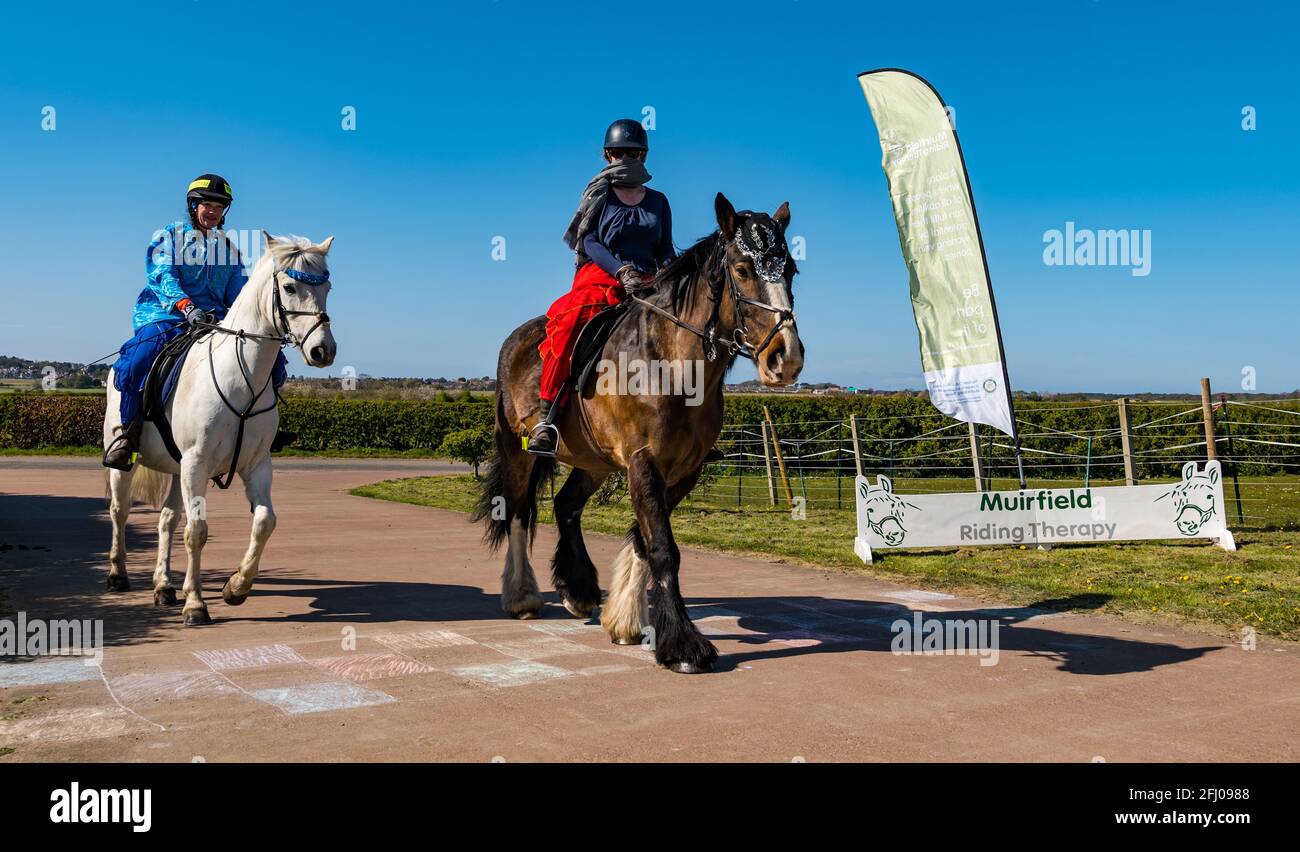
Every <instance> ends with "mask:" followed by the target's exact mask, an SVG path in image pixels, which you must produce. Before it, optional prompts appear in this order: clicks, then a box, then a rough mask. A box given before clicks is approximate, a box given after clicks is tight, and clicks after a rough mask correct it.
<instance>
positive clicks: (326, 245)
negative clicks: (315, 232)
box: [316, 234, 334, 254]
mask: <svg viewBox="0 0 1300 852" xmlns="http://www.w3.org/2000/svg"><path fill="white" fill-rule="evenodd" d="M332 242H334V235H333V234H331V235H330V236H328V237H326V238H325V240H324V242H322V243H321V244H320V245H318V246H316V248H318V249H320V253H321V254H329V253H330V244H331V243H332Z"/></svg>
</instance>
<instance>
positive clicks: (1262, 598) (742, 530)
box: [352, 475, 1300, 641]
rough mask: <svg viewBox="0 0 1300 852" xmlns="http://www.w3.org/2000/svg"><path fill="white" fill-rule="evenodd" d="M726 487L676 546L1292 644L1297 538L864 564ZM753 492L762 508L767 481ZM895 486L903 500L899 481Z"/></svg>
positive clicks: (1294, 510) (817, 529)
mask: <svg viewBox="0 0 1300 852" xmlns="http://www.w3.org/2000/svg"><path fill="white" fill-rule="evenodd" d="M1289 479H1291V482H1290V483H1289V485H1288V486H1287V487H1288V488H1289V489H1290V491H1289V492H1288V493H1289V494H1290V495H1291V499H1290V500H1287V499H1286V498H1285V496H1275V497H1273V498H1270V500H1271V501H1272V503H1271V504H1270V505H1271V506H1272V509H1271V511H1273V512H1275V514H1276V515H1277V516H1278V517H1296V516H1297V515H1300V507H1297V506H1296V505H1295V502H1296V501H1295V493H1296V491H1297V490H1300V482H1298V481H1297V480H1300V478H1296V477H1292V478H1289ZM925 482H926V483H927V485H928V486H930V487H929V488H927V490H932V491H938V490H947V489H942V488H941V487H940V486H938V483H939V482H942V480H925ZM476 484H477V483H476V482H475V481H474V479H473V477H472V476H468V475H464V476H436V477H418V478H412V479H395V480H388V481H385V482H378V483H375V484H373V485H366V486H362V487H361V488H357V489H355V490H354V491H353V492H352V493H353V494H357V495H360V496H364V497H373V498H378V499H383V500H395V501H399V502H403V503H414V504H417V505H422V506H434V507H438V508H442V509H451V510H455V511H460V512H468V511H469V510H470V509H471V507H472V506H473V502H474V496H475V488H476ZM1053 484H1054V485H1055V484H1060V483H1053ZM1096 484H1098V485H1100V484H1101V483H1100V482H1098V483H1096ZM728 486H731V487H732V489H733V490H732V491H731V492H730V494H731V495H732V499H734V486H735V483H734V482H728V481H727V480H726V479H725V478H724V479H720V480H716V481H715V482H713V483H711V485H710V487H709V488H708V489H706V490H705V491H704V492H703V493H701V494H698V495H697V494H693V495H692V496H691V497H689V498H688V499H687V500H686V501H685V502H683V503H682V505H681V506H680V507H678V509H677V511H676V512H675V513H674V514H673V530H674V533H675V534H676V537H677V540H678V542H679V543H680V544H683V545H690V546H692V547H699V548H703V549H708V550H717V551H724V552H727V553H732V554H752V555H758V556H762V557H766V558H772V559H777V560H779V561H788V562H793V563H800V564H805V565H810V566H815V567H821V568H837V569H847V570H851V571H859V572H863V573H867V574H870V575H873V576H878V577H882V578H885V579H889V580H896V581H900V582H905V583H909V584H913V585H916V586H919V587H922V588H930V589H939V590H944V591H950V592H956V593H966V594H972V595H977V596H980V597H984V598H991V599H995V600H998V601H1003V602H1006V603H1010V604H1017V605H1025V604H1031V603H1039V604H1040V605H1041V604H1042V602H1044V601H1062V602H1063V603H1062V604H1061V606H1062V607H1065V608H1080V609H1086V610H1090V611H1101V612H1104V613H1107V614H1111V615H1117V616H1122V617H1125V618H1131V619H1136V620H1142V621H1164V622H1174V623H1180V624H1189V625H1194V626H1198V627H1201V628H1204V629H1208V630H1211V631H1213V632H1216V633H1218V634H1220V635H1223V636H1225V637H1230V638H1234V639H1235V638H1240V636H1241V630H1242V629H1243V628H1244V627H1245V626H1247V625H1249V626H1251V627H1253V628H1254V629H1255V630H1256V631H1258V632H1259V633H1260V634H1267V635H1271V636H1274V637H1278V638H1283V639H1288V640H1292V641H1295V640H1300V559H1298V558H1297V557H1300V532H1297V531H1295V530H1280V529H1260V530H1244V531H1241V532H1238V533H1237V543H1238V546H1239V547H1240V550H1239V551H1238V552H1236V553H1227V552H1225V551H1223V550H1221V549H1219V548H1218V547H1216V546H1214V545H1211V544H1207V543H1200V542H1196V543H1192V542H1177V543H1173V542H1171V543H1132V544H1114V545H1058V546H1056V547H1054V548H1053V549H1052V550H1047V551H1040V550H1037V549H1033V548H1026V547H979V548H949V549H943V550H930V551H906V552H899V553H891V554H889V555H887V556H885V557H884V558H883V559H880V560H878V561H877V562H876V563H874V564H873V565H871V566H870V567H867V566H864V565H863V564H862V563H861V562H860V561H859V560H858V558H857V557H856V556H855V555H854V554H853V536H854V533H855V528H856V523H855V519H854V513H853V510H852V508H847V509H836V508H834V504H833V502H831V504H830V506H829V507H820V508H819V507H818V506H817V505H816V504H815V503H813V501H812V500H811V499H810V501H809V504H808V510H807V518H806V519H805V520H793V519H792V518H791V516H790V512H789V511H788V510H787V509H785V508H778V509H772V508H769V507H765V506H762V505H757V504H756V505H746V506H745V507H744V508H741V509H737V508H736V507H735V506H734V505H732V506H730V507H728V506H726V505H725V501H719V500H718V497H719V495H720V494H725V493H728V492H727V487H728ZM742 487H743V483H742ZM833 487H834V486H833V484H832V485H831V488H832V489H833ZM762 488H763V491H762V500H766V484H765V483H764V484H763V486H762ZM899 489H900V492H901V493H906V489H904V488H903V487H902V486H901V485H900V486H899ZM915 490H919V489H915ZM1282 490H1283V489H1274V493H1275V494H1276V495H1281V492H1282ZM796 493H798V492H796ZM844 493H845V495H846V499H847V498H848V497H849V496H851V491H850V490H849V489H847V488H846V489H845V492H844ZM833 499H834V493H833V491H832V493H831V495H830V500H831V501H833ZM1228 499H1229V503H1231V500H1232V498H1231V496H1229V497H1228ZM1261 499H1262V498H1261ZM755 502H756V503H757V502H758V501H757V500H756V501H755ZM846 505H849V506H851V505H852V504H851V502H849V503H847V504H846ZM553 520H554V517H553V515H552V513H551V508H550V504H549V501H543V505H542V509H541V521H542V522H543V523H548V524H549V523H552V522H553ZM631 522H632V513H631V510H630V509H629V508H628V506H627V505H626V502H620V503H615V504H611V505H608V506H598V505H595V504H591V505H589V506H588V507H587V511H586V513H585V515H584V519H583V523H584V528H585V529H588V530H592V531H595V532H603V533H611V534H614V535H622V534H624V533H626V532H627V530H628V527H629V526H630V524H631ZM537 561H538V562H539V564H540V563H542V561H543V560H541V559H539V560H537ZM688 570H689V569H688ZM1066 601H1068V603H1065V602H1066Z"/></svg>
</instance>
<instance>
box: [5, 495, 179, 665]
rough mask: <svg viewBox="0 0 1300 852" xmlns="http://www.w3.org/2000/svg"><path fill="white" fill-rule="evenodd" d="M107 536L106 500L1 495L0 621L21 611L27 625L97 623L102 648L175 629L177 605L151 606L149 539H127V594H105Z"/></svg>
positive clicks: (109, 531)
mask: <svg viewBox="0 0 1300 852" xmlns="http://www.w3.org/2000/svg"><path fill="white" fill-rule="evenodd" d="M151 522H152V524H154V525H156V524H157V512H153V513H152V518H151ZM112 534H113V533H112V524H111V522H110V521H109V518H108V503H107V501H106V500H104V499H96V498H87V497H57V496H52V495H48V494H35V495H33V494H21V495H15V494H0V610H2V611H0V618H4V619H14V618H16V616H17V613H18V612H19V611H22V612H24V613H26V617H27V619H28V620H29V622H30V620H32V619H44V620H54V619H69V620H78V621H86V620H89V621H96V620H101V621H102V622H103V640H104V644H105V646H108V647H112V646H118V645H134V644H138V643H141V642H144V641H147V640H151V639H156V638H158V637H159V636H160V635H161V634H163V633H165V632H166V631H167V630H168V629H169V628H171V627H173V626H175V625H177V624H178V623H179V621H180V617H181V616H180V607H179V606H178V607H156V606H154V603H153V587H152V583H151V575H152V573H153V562H154V553H155V552H156V541H157V539H156V538H155V537H154V535H153V534H146V535H144V536H141V535H140V534H139V532H138V529H132V530H131V532H130V533H128V537H127V543H128V557H129V559H130V562H128V566H127V570H128V574H129V576H130V580H131V591H129V592H122V593H114V594H110V593H108V592H107V591H106V590H105V583H106V581H107V579H108V546H109V543H110V541H111V539H112ZM142 559H143V564H142V562H141V560H142ZM181 566H182V567H183V566H184V548H181ZM173 567H175V563H173ZM177 576H179V575H177ZM177 584H178V587H179V579H178V580H177ZM6 599H7V600H6ZM8 659H12V658H8Z"/></svg>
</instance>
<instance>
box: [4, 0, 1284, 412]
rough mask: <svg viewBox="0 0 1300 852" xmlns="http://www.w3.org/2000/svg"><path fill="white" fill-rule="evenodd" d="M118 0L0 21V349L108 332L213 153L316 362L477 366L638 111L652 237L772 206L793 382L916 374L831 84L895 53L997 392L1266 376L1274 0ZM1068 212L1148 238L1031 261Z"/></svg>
mask: <svg viewBox="0 0 1300 852" xmlns="http://www.w3.org/2000/svg"><path fill="white" fill-rule="evenodd" d="M131 5H132V4H126V6H124V7H120V8H118V9H116V10H114V11H113V12H112V13H111V14H110V13H109V12H108V11H107V10H108V7H107V6H106V5H105V4H98V3H97V4H90V5H85V6H80V5H79V4H77V3H70V4H61V5H60V6H59V7H58V11H57V14H56V13H54V12H52V11H50V10H51V9H52V8H53V7H50V6H48V5H44V6H43V5H40V4H30V3H29V4H23V6H22V8H15V7H12V6H11V7H9V8H7V9H6V12H5V13H4V14H5V16H6V21H5V30H6V33H7V36H8V37H7V38H6V45H5V56H4V58H3V60H0V178H2V184H0V185H2V186H3V188H4V189H3V196H0V198H2V200H0V229H3V233H4V235H5V239H4V240H3V241H0V354H9V355H19V356H23V357H28V358H38V359H68V360H89V359H91V358H95V357H98V356H100V355H102V354H104V353H106V352H108V351H111V350H112V349H113V348H114V347H116V346H117V345H118V344H119V343H120V342H121V341H122V340H123V339H125V338H126V337H127V336H128V335H129V333H130V316H131V306H132V304H133V302H134V299H135V296H136V294H137V292H138V291H139V289H140V286H141V285H142V283H143V258H144V249H145V246H146V245H147V243H148V240H149V236H150V234H151V233H152V232H153V230H154V229H155V228H158V227H161V226H162V225H164V224H165V223H167V222H170V221H172V220H173V219H175V218H179V216H180V214H181V211H182V208H183V191H184V188H185V185H186V184H187V183H188V182H189V180H190V179H191V178H193V177H195V176H196V175H198V174H200V173H202V172H206V171H216V172H219V173H221V174H223V175H225V176H226V177H227V178H228V179H229V180H230V182H231V183H232V184H233V186H234V189H235V193H236V203H235V206H234V209H233V211H232V214H231V216H230V221H229V222H228V225H229V226H231V227H236V228H266V229H267V230H269V231H271V232H272V233H285V232H294V233H302V234H306V235H308V236H311V237H313V238H315V239H318V240H319V239H322V238H323V237H325V236H326V235H327V234H334V235H336V241H335V245H334V249H333V252H332V254H331V265H332V269H333V272H334V278H335V281H336V286H335V288H334V291H333V294H332V295H331V302H330V314H331V316H332V317H333V318H334V321H335V334H336V336H337V339H338V341H339V347H340V351H339V358H338V361H337V362H336V364H335V366H334V368H333V371H334V372H335V374H337V372H338V370H339V369H340V368H341V367H343V366H353V367H355V368H356V369H357V370H358V371H359V372H361V373H366V374H371V375H426V376H437V375H448V376H453V377H454V376H460V375H466V376H481V375H488V374H492V373H494V372H495V362H496V350H497V347H498V345H499V343H500V341H501V339H502V338H503V337H504V336H505V335H506V334H507V333H508V331H509V330H510V329H511V328H513V327H514V326H515V325H517V324H518V323H520V322H522V321H523V320H525V319H527V318H528V317H531V316H535V315H538V314H541V313H543V312H544V311H545V309H546V307H547V305H548V304H549V303H550V301H551V300H553V299H554V298H556V297H557V296H559V295H560V294H561V293H563V292H564V291H565V290H566V289H567V288H568V286H569V283H570V280H571V275H572V261H571V255H570V253H569V252H568V251H567V250H566V249H565V247H564V245H563V243H562V242H561V240H560V234H561V233H562V232H563V230H564V227H565V225H566V224H567V221H568V217H569V216H570V215H571V214H572V211H573V208H574V206H575V204H576V202H577V197H578V194H579V193H580V191H581V189H582V187H583V186H584V185H585V183H586V181H587V180H588V179H589V178H590V177H591V174H592V173H593V172H594V171H595V170H596V169H597V168H598V167H599V166H600V165H601V163H600V160H599V154H600V149H599V146H600V139H601V134H602V133H603V131H604V128H605V126H606V125H607V124H608V123H609V122H610V121H611V120H613V119H614V118H618V117H622V116H631V117H640V116H641V115H642V109H643V107H646V106H651V107H653V108H654V110H655V118H656V128H655V129H654V131H653V132H652V133H651V147H652V152H651V156H650V161H649V168H650V171H651V172H652V173H653V174H654V176H655V178H654V181H653V182H652V184H651V185H652V186H655V187H657V188H659V189H660V190H662V191H664V192H665V193H667V195H668V196H669V198H670V199H671V201H672V204H673V212H674V218H675V238H676V242H677V244H678V245H679V246H686V245H689V244H690V243H691V242H693V241H694V240H695V239H696V238H697V237H699V236H702V235H703V234H704V233H706V232H707V231H709V230H711V229H712V228H713V219H712V197H713V194H714V193H715V192H717V191H719V190H722V191H724V192H726V193H727V195H728V196H729V197H730V198H731V199H732V200H733V201H734V202H735V203H736V205H737V207H746V208H755V209H758V208H761V209H766V210H769V211H770V210H773V209H775V208H776V207H777V206H778V205H779V204H780V203H781V202H782V201H785V200H789V201H790V204H791V208H792V210H793V224H792V226H791V231H790V232H791V234H797V235H802V236H804V238H805V239H806V243H807V253H808V254H807V259H806V260H805V261H803V262H802V263H801V269H802V274H801V275H800V277H799V279H798V280H797V281H796V284H795V297H796V304H795V307H796V310H797V311H798V314H799V325H800V331H801V334H802V336H803V339H804V342H805V345H806V346H807V349H808V354H807V363H806V366H805V370H804V375H803V379H804V380H806V381H837V382H841V383H844V384H855V385H859V386H873V387H878V388H903V387H912V388H919V387H923V386H924V383H923V381H922V379H921V369H920V361H919V357H918V353H917V338H916V329H915V326H914V324H913V320H912V315H911V306H910V303H909V301H908V296H907V275H906V269H905V267H904V265H903V262H902V258H901V254H900V251H899V246H898V237H897V232H896V229H895V226H894V223H893V218H892V215H891V212H890V206H889V200H888V197H887V195H886V189H885V181H884V175H883V173H882V171H881V169H880V150H879V145H878V143H877V140H876V135H875V130H874V127H873V125H872V121H871V115H870V112H869V110H868V108H867V105H866V102H865V100H864V98H863V96H862V93H861V90H860V88H859V87H858V84H857V81H856V74H857V72H859V71H862V70H866V69H870V68H877V67H887V66H896V67H903V68H908V69H911V70H913V71H916V72H917V73H920V74H922V75H923V76H925V77H926V78H928V79H929V80H930V81H931V82H932V83H933V84H934V85H935V87H936V88H937V89H938V90H939V91H940V92H941V93H942V94H943V96H944V98H945V99H946V100H947V101H948V102H949V103H950V104H952V105H953V106H954V107H955V108H956V111H957V129H958V132H959V134H960V136H961V139H962V145H963V147H964V149H965V153H966V159H967V164H968V166H969V169H970V174H971V184H972V187H973V190H974V194H975V201H976V204H977V206H978V209H979V213H980V218H981V224H982V225H983V231H984V239H985V243H986V246H987V249H988V254H989V265H990V270H991V273H992V279H993V285H994V290H995V293H996V296H997V300H998V308H999V312H1000V314H1001V319H1002V331H1003V337H1004V340H1005V344H1006V351H1007V359H1008V365H1009V369H1010V374H1011V379H1012V384H1013V386H1015V387H1017V388H1020V389H1025V390H1049V391H1068V390H1094V391H1112V392H1136V391H1143V390H1154V391H1188V392H1194V391H1195V390H1196V388H1197V381H1198V379H1199V377H1200V376H1202V375H1209V376H1210V377H1211V378H1212V380H1213V382H1214V385H1215V387H1216V389H1222V390H1235V389H1238V388H1239V386H1240V383H1241V371H1242V369H1243V368H1244V367H1253V368H1254V369H1255V374H1256V376H1257V382H1258V390H1260V391H1264V392H1279V391H1288V390H1292V389H1294V388H1296V387H1298V386H1300V357H1298V356H1300V335H1297V334H1296V332H1295V331H1294V330H1293V326H1294V325H1295V323H1296V321H1297V317H1300V286H1298V285H1300V281H1298V280H1297V278H1298V277H1300V276H1298V275H1297V272H1296V263H1295V259H1294V254H1295V245H1296V238H1295V235H1294V233H1293V232H1294V230H1295V226H1296V224H1297V212H1296V211H1297V210H1298V209H1300V204H1298V202H1300V170H1298V169H1297V168H1296V166H1295V163H1294V152H1295V150H1296V146H1295V140H1296V138H1297V130H1300V126H1298V125H1300V117H1298V116H1297V102H1296V98H1295V91H1296V86H1297V83H1298V82H1300V80H1298V79H1297V78H1300V74H1298V73H1297V63H1296V61H1295V59H1294V46H1293V44H1292V42H1293V41H1294V33H1295V31H1296V28H1297V24H1300V14H1298V13H1297V12H1295V11H1294V7H1292V6H1290V5H1289V4H1288V5H1283V4H1278V6H1277V7H1276V8H1273V9H1268V8H1250V7H1248V6H1247V4H1238V5H1236V6H1233V7H1223V6H1222V5H1214V6H1211V5H1208V4H1206V5H1198V4H1190V5H1189V4H1180V6H1179V7H1178V11H1177V14H1176V15H1173V14H1171V12H1172V11H1173V7H1171V6H1169V5H1168V4H1159V3H1151V4H1145V3H1120V2H1074V0H1067V2H1060V3H1054V4H1042V3H1026V4H1020V3H996V4H992V3H989V4H972V3H950V4H946V3H930V4H925V5H924V6H919V5H916V4H893V3H891V4H876V3H861V4H853V5H852V6H850V5H847V4H842V3H830V2H815V1H814V0H800V2H783V3H766V2H749V3H743V4H733V3H712V2H710V3H682V4H679V3H671V2H662V3H646V4H633V5H626V4H625V5H621V6H620V5H617V4H609V3H591V4H576V3H564V4H561V3H547V4H540V3H527V2H522V0H499V2H481V1H480V0H466V2H461V3H456V4H451V5H443V4H427V5H426V4H414V3H412V4H393V3H383V2H370V3H365V4H359V3H350V4H335V3H315V4H311V5H306V4H302V5H296V4H285V3H256V4H252V3H247V4H246V3H212V2H186V0H182V2H176V3H168V4H149V5H144V4H139V5H138V6H137V7H136V9H135V11H131V10H130V6H131ZM46 105H51V106H54V107H55V108H56V110H57V122H58V124H57V130H55V131H54V132H43V131H42V130H41V127H40V122H41V109H42V107H44V106H46ZM348 105H350V106H353V107H355V108H356V111H357V129H356V131H354V132H345V131H343V130H342V129H341V128H340V120H341V115H340V111H341V110H342V109H343V107H344V106H348ZM1247 105H1250V106H1253V107H1254V108H1255V110H1256V111H1257V116H1258V129H1256V130H1254V131H1252V132H1247V131H1244V130H1242V128H1241V120H1242V119H1241V110H1242V108H1243V107H1244V106H1247ZM1066 221H1073V222H1075V223H1076V224H1077V226H1078V227H1081V228H1084V227H1086V228H1096V229H1101V228H1138V229H1150V230H1151V232H1152V238H1151V239H1152V264H1151V273H1150V275H1148V276H1146V277H1133V276H1132V275H1130V274H1129V270H1128V269H1125V268H1119V267H1094V268H1084V267H1048V266H1045V265H1044V263H1043V261H1042V252H1043V235H1044V232H1045V231H1047V230H1049V229H1053V228H1062V227H1064V224H1065V222H1066ZM497 236H502V237H504V238H505V240H506V257H507V259H506V260H505V261H504V262H502V261H494V260H493V259H492V240H493V238H494V237H497ZM293 359H294V360H292V361H291V364H292V365H293V366H292V367H291V370H292V371H293V372H296V373H299V374H303V373H306V374H317V373H315V371H310V370H308V368H306V367H305V366H303V364H302V362H301V360H299V359H298V357H297V355H296V354H295V355H294V356H293ZM752 376H753V368H752V367H751V366H749V365H747V364H746V365H740V366H738V367H737V368H736V370H735V371H734V372H733V373H732V379H733V380H736V381H739V380H743V379H746V378H752Z"/></svg>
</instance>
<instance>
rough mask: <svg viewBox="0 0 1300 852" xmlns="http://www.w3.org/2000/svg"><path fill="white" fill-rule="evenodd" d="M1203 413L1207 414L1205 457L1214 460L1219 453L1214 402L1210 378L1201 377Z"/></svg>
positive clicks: (1207, 459)
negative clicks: (1216, 441) (1215, 441)
mask: <svg viewBox="0 0 1300 852" xmlns="http://www.w3.org/2000/svg"><path fill="white" fill-rule="evenodd" d="M1201 414H1203V415H1204V416H1205V459H1206V461H1214V460H1215V459H1216V458H1218V457H1219V453H1218V452H1217V449H1216V448H1215V446H1214V404H1213V403H1211V402H1210V380H1209V379H1201Z"/></svg>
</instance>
